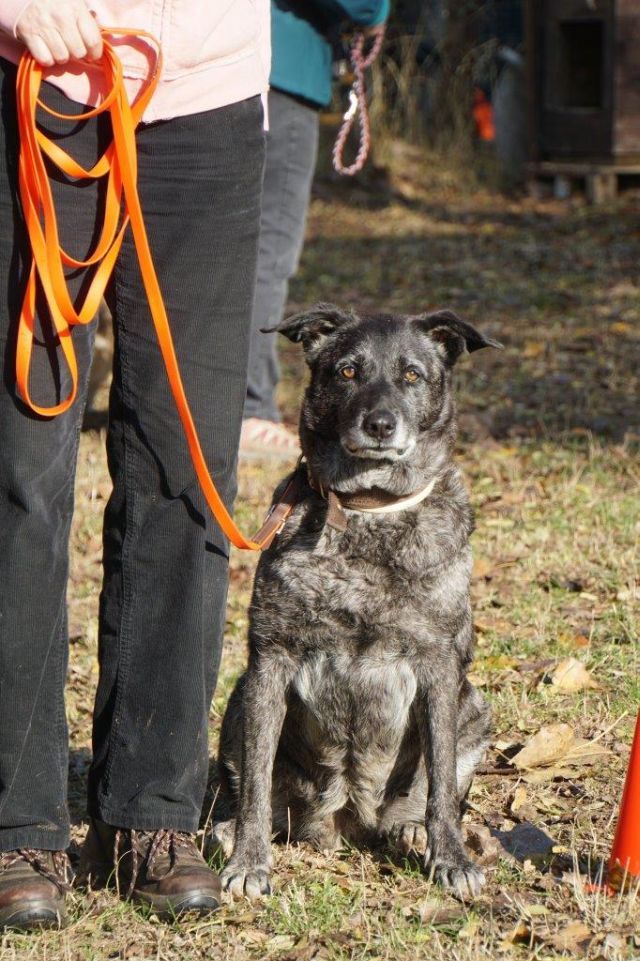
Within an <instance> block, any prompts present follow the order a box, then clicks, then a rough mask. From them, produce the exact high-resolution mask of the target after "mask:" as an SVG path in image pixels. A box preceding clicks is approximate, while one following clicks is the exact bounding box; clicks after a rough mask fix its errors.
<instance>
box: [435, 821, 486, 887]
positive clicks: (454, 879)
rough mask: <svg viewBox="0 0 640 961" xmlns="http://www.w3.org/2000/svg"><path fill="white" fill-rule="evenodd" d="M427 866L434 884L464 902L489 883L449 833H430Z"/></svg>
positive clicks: (440, 831) (452, 834) (460, 843)
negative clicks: (486, 882) (435, 882)
mask: <svg viewBox="0 0 640 961" xmlns="http://www.w3.org/2000/svg"><path fill="white" fill-rule="evenodd" d="M424 866H425V870H426V871H427V873H428V874H429V875H430V877H432V878H433V879H434V881H437V882H438V883H439V884H441V885H442V887H443V888H445V890H447V891H451V893H452V894H454V895H455V896H456V897H457V898H460V899H461V900H463V901H464V900H466V899H467V898H470V897H472V898H475V897H477V896H478V895H479V894H480V891H481V890H482V887H483V885H484V883H485V880H486V879H485V876H484V872H483V871H482V870H481V869H480V868H479V867H478V865H477V864H474V863H473V861H472V860H471V859H470V858H469V857H467V855H466V853H465V850H464V847H463V845H462V841H460V840H459V839H458V838H457V837H456V835H455V834H454V833H453V832H451V831H448V830H447V831H442V830H438V829H432V830H431V831H430V832H429V842H428V844H427V852H426V854H425V859H424Z"/></svg>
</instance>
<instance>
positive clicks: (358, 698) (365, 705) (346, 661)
mask: <svg viewBox="0 0 640 961" xmlns="http://www.w3.org/2000/svg"><path fill="white" fill-rule="evenodd" d="M415 693H416V680H415V677H414V674H413V671H412V670H411V667H410V665H409V664H408V662H407V661H406V660H404V659H402V658H398V657H385V656H384V655H380V656H378V657H374V656H351V655H347V654H327V653H318V654H317V655H314V656H312V657H310V658H308V659H306V660H305V663H304V665H303V666H302V668H301V669H300V670H299V672H298V674H297V676H296V678H295V681H294V685H293V698H294V700H295V701H296V705H295V707H296V710H295V711H294V715H295V724H296V732H297V733H296V736H297V737H298V738H301V739H302V740H303V741H304V742H305V744H306V748H307V750H308V751H310V752H311V754H312V755H313V757H314V760H315V762H316V766H317V769H319V770H322V771H323V772H324V773H325V775H326V778H327V787H328V786H329V784H330V785H331V787H330V789H329V790H328V791H327V792H326V798H327V803H328V805H329V806H330V807H332V808H333V809H334V810H337V809H339V808H340V807H341V806H342V805H343V804H346V803H347V801H348V799H349V798H351V800H352V802H354V803H353V806H354V808H355V809H356V810H358V811H359V812H360V814H361V816H362V817H363V820H364V821H368V820H370V818H374V816H375V809H376V806H377V804H378V803H379V800H380V794H381V792H382V791H383V790H384V785H385V783H386V781H387V778H388V776H389V774H390V772H391V770H392V768H393V764H394V762H395V760H396V758H397V754H398V751H399V749H400V744H401V741H402V737H403V734H404V732H405V730H406V726H407V722H408V718H409V712H410V710H411V704H412V702H413V699H414V696H415Z"/></svg>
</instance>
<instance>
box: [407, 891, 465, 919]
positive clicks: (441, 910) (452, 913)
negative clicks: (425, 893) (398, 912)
mask: <svg viewBox="0 0 640 961" xmlns="http://www.w3.org/2000/svg"><path fill="white" fill-rule="evenodd" d="M412 913H413V914H414V915H416V916H417V917H418V918H419V919H420V922H421V923H422V924H435V925H438V924H449V923H450V922H451V921H457V920H458V919H459V918H465V917H467V915H468V913H469V912H468V909H467V908H466V907H465V905H464V904H462V903H459V904H453V905H449V904H443V903H442V901H438V900H436V899H435V898H427V899H426V900H425V901H418V903H417V904H414V905H413V908H412Z"/></svg>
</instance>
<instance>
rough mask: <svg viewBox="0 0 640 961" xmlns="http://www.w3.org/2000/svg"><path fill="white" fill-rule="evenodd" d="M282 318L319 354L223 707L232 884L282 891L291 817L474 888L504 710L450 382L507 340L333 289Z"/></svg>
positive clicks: (322, 840)
mask: <svg viewBox="0 0 640 961" xmlns="http://www.w3.org/2000/svg"><path fill="white" fill-rule="evenodd" d="M273 329H274V330H279V331H280V333H282V334H284V336H285V337H288V338H289V339H290V340H291V341H294V342H299V343H301V344H302V347H303V349H304V353H305V358H306V361H307V364H308V365H309V368H310V382H309V385H308V387H307V390H306V394H305V397H304V401H303V405H302V411H301V418H300V440H301V446H302V451H303V456H304V460H305V462H306V463H304V464H302V465H301V466H300V467H299V468H298V470H297V471H296V473H295V475H294V481H295V484H296V485H297V492H296V496H295V506H294V508H293V511H292V512H291V514H290V516H289V518H288V520H287V521H286V523H285V525H284V528H283V529H282V531H281V533H280V534H279V536H278V537H276V538H275V540H274V541H273V543H272V545H271V546H270V548H269V549H268V550H266V551H265V552H264V553H263V554H262V556H261V558H260V561H259V563H258V567H257V572H256V577H255V584H254V589H253V596H252V601H251V606H250V628H249V664H248V669H247V671H246V673H245V674H244V675H243V676H242V677H241V678H240V679H239V681H238V682H237V685H236V687H235V689H234V690H233V693H232V694H231V697H230V700H229V704H228V707H227V710H226V712H225V715H224V718H223V723H222V731H221V744H220V753H219V770H220V778H221V788H220V790H221V799H220V804H221V806H222V807H223V808H226V809H227V811H228V813H230V814H231V815H232V817H230V818H229V819H228V820H226V821H222V822H218V823H217V824H216V825H215V828H214V838H215V839H216V840H217V841H218V843H219V844H220V845H222V847H223V849H224V850H225V853H229V851H230V849H231V847H232V848H233V853H232V854H231V857H230V859H229V861H228V863H227V864H226V867H225V868H224V870H223V872H222V883H223V887H224V888H225V889H226V890H228V891H230V892H231V894H232V895H233V896H241V895H243V894H244V895H246V896H248V897H249V898H252V899H253V898H259V897H260V896H262V895H265V894H268V893H269V892H270V887H269V874H270V868H271V863H272V859H271V836H272V832H275V833H276V834H277V835H280V836H281V837H287V838H290V839H291V840H300V841H308V842H311V843H313V844H315V845H317V846H318V847H319V848H321V849H332V848H334V847H336V845H338V844H339V843H340V840H341V839H344V840H346V841H348V842H351V843H359V844H369V843H376V842H379V841H380V840H381V839H383V840H385V841H386V842H390V843H393V844H396V845H397V846H398V848H399V850H400V851H402V852H403V853H408V852H409V851H410V850H411V849H415V850H417V851H424V867H425V869H426V871H427V872H428V873H429V874H430V875H431V877H433V878H435V879H436V880H437V881H439V882H440V883H441V884H442V885H443V886H444V887H445V888H446V889H449V890H451V891H452V892H454V893H455V894H457V895H458V896H460V897H468V896H469V895H471V896H474V895H476V894H477V893H478V892H479V891H480V889H481V886H482V884H483V883H484V877H483V874H482V871H481V870H480V869H479V867H478V866H477V865H476V864H474V863H473V861H472V860H471V859H470V858H469V857H468V855H467V853H466V851H465V848H464V843H463V840H462V833H461V807H462V805H463V802H464V800H465V798H466V795H467V792H468V790H469V787H470V785H471V780H472V778H473V775H474V772H475V770H476V768H477V766H478V764H479V763H480V761H481V759H482V758H483V756H484V752H485V749H486V746H487V743H488V737H489V726H490V719H489V708H488V705H487V703H486V702H485V700H484V698H483V697H482V696H481V694H480V693H479V692H478V691H477V690H476V689H475V688H474V687H473V686H472V685H471V683H470V682H469V680H468V678H467V676H466V673H467V669H468V667H469V664H470V661H471V658H472V646H473V622H472V616H471V606H470V600H469V585H470V577H471V566H472V560H471V549H470V546H469V535H470V534H471V531H472V529H473V517H472V511H471V507H470V504H469V499H468V496H467V493H466V490H465V488H464V486H463V483H462V479H461V475H460V472H459V470H458V468H457V467H456V466H455V464H454V463H453V459H452V452H453V447H454V439H455V435H456V424H455V410H454V401H453V395H452V383H451V381H452V370H453V367H454V364H455V362H456V360H457V359H458V358H459V357H460V356H461V354H463V353H465V352H472V351H476V350H478V349H480V348H483V347H489V346H493V347H499V346H501V345H500V344H497V343H496V342H495V341H493V340H490V339H489V338H487V337H485V336H483V335H482V334H481V333H480V332H479V331H477V330H476V329H475V328H474V327H472V326H471V325H470V324H468V323H466V322H465V321H463V320H461V319H460V318H459V317H458V316H456V314H454V313H452V312H451V311H449V310H439V311H436V312H433V313H425V314H418V315H415V316H397V315H385V314H371V315H368V314H361V315H359V316H358V315H356V314H355V313H353V312H351V311H347V310H342V309H340V308H339V307H336V306H333V305H331V304H319V305H316V306H315V307H313V308H311V309H310V310H308V311H306V312H303V313H300V314H297V315H296V316H294V317H291V318H289V319H287V320H285V321H284V322H283V323H282V324H281V325H280V326H279V327H277V328H273ZM291 483H292V481H291V479H289V481H288V486H289V487H290V486H291ZM283 487H284V485H281V486H280V488H279V489H278V490H277V491H276V494H275V497H274V503H278V501H279V498H280V497H281V495H282V491H283Z"/></svg>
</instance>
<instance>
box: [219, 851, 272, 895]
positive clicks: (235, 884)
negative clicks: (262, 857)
mask: <svg viewBox="0 0 640 961" xmlns="http://www.w3.org/2000/svg"><path fill="white" fill-rule="evenodd" d="M269 874H270V867H269V865H268V864H266V863H262V864H261V863H256V862H255V861H253V859H249V858H242V857H232V858H231V860H230V861H229V863H228V864H227V866H226V867H225V868H224V870H223V872H222V874H221V875H220V882H221V884H222V890H223V891H228V892H229V894H230V895H231V897H232V898H241V897H242V896H243V895H244V896H246V897H247V898H249V900H250V901H257V900H258V899H259V898H264V897H266V896H267V895H268V894H271V886H270V884H269Z"/></svg>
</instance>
